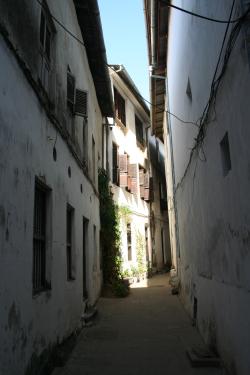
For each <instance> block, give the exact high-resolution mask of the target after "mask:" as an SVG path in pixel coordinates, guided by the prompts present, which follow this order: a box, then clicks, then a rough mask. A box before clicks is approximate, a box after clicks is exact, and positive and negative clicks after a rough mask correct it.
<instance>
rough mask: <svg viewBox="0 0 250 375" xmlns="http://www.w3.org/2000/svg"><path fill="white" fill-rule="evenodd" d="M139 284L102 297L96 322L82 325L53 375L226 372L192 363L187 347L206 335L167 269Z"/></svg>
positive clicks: (200, 374) (199, 374)
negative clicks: (126, 292) (176, 291)
mask: <svg viewBox="0 0 250 375" xmlns="http://www.w3.org/2000/svg"><path fill="white" fill-rule="evenodd" d="M147 284H148V285H147ZM135 286H136V288H132V289H131V293H130V296H129V297H127V298H124V299H118V298H117V299H116V298H101V299H100V300H99V303H98V310H99V315H98V317H97V319H96V320H95V323H94V325H93V326H92V327H89V328H84V329H83V331H82V333H81V335H80V336H79V338H78V341H77V344H76V347H75V349H74V350H73V352H72V354H71V356H70V358H69V360H68V362H67V363H66V365H65V367H63V368H60V369H59V368H58V369H57V370H56V371H55V372H54V373H53V375H54V374H56V375H139V374H140V375H142V374H143V375H162V374H166V375H181V374H185V375H222V374H224V372H223V370H222V369H217V368H192V367H191V365H190V362H189V360H188V358H187V355H186V349H187V348H188V347H190V346H193V345H200V344H202V340H201V338H200V336H199V334H198V332H197V331H196V329H195V328H194V327H192V325H191V320H190V318H189V317H188V316H187V314H186V312H185V311H184V309H183V307H182V305H181V303H180V301H179V299H178V297H177V296H173V295H171V289H170V287H169V284H168V277H167V275H157V276H155V277H153V278H152V279H149V280H148V283H147V282H146V281H145V282H142V283H140V284H136V285H135Z"/></svg>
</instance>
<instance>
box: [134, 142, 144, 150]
mask: <svg viewBox="0 0 250 375" xmlns="http://www.w3.org/2000/svg"><path fill="white" fill-rule="evenodd" d="M136 145H137V147H139V148H140V149H141V150H142V151H145V149H146V142H145V141H143V143H141V142H140V141H138V140H136Z"/></svg>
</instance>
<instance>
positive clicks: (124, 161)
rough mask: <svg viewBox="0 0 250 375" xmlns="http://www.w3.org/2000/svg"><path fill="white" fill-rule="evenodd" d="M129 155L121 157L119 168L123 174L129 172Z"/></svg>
mask: <svg viewBox="0 0 250 375" xmlns="http://www.w3.org/2000/svg"><path fill="white" fill-rule="evenodd" d="M127 160H128V155H127V154H123V155H119V168H120V171H121V172H122V173H127V172H128V162H127Z"/></svg>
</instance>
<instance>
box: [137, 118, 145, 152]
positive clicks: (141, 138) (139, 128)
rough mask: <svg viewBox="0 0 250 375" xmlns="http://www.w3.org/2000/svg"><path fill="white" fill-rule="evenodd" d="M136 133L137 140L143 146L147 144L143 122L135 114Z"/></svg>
mask: <svg viewBox="0 0 250 375" xmlns="http://www.w3.org/2000/svg"><path fill="white" fill-rule="evenodd" d="M135 134H136V140H137V142H139V143H140V145H141V146H143V147H144V146H145V141H144V136H143V123H142V122H141V120H140V119H139V117H137V116H136V115H135Z"/></svg>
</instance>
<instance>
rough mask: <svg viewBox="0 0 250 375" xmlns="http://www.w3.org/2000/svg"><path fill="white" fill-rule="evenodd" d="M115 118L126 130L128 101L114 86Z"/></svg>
mask: <svg viewBox="0 0 250 375" xmlns="http://www.w3.org/2000/svg"><path fill="white" fill-rule="evenodd" d="M114 104H115V118H116V120H118V121H117V122H118V124H119V125H122V126H124V127H125V128H126V100H125V99H124V98H123V96H122V95H121V94H120V93H119V91H118V90H117V88H116V87H115V86H114Z"/></svg>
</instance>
